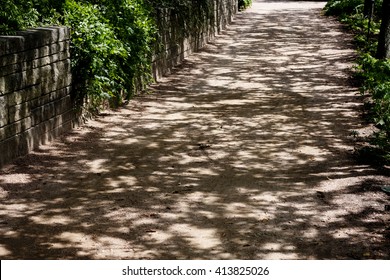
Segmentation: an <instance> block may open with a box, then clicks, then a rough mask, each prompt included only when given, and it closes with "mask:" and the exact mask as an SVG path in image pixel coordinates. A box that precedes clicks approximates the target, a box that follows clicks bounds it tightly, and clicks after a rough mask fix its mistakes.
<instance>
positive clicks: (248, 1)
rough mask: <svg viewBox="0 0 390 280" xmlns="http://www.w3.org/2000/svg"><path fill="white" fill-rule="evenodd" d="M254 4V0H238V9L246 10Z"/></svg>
mask: <svg viewBox="0 0 390 280" xmlns="http://www.w3.org/2000/svg"><path fill="white" fill-rule="evenodd" d="M251 5H252V0H238V9H239V10H240V11H241V10H244V9H246V8H248V7H250V6H251Z"/></svg>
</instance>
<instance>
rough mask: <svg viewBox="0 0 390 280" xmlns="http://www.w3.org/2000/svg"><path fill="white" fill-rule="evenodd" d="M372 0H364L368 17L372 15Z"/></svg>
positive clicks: (365, 14)
mask: <svg viewBox="0 0 390 280" xmlns="http://www.w3.org/2000/svg"><path fill="white" fill-rule="evenodd" d="M371 5H372V4H371V0H364V11H363V14H364V16H365V17H366V18H367V17H369V16H370V11H371Z"/></svg>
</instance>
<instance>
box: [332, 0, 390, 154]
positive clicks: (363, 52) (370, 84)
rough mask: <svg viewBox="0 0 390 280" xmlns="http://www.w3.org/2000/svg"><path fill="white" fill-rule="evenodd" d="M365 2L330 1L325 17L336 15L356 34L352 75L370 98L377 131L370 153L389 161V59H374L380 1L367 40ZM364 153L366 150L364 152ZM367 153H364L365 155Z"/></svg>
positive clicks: (357, 0) (369, 103)
mask: <svg viewBox="0 0 390 280" xmlns="http://www.w3.org/2000/svg"><path fill="white" fill-rule="evenodd" d="M363 2H364V0H340V1H335V0H332V1H329V2H328V3H327V5H326V6H325V11H326V14H328V15H336V16H339V18H340V20H341V21H342V22H344V23H346V24H347V25H348V26H349V27H350V28H351V29H352V30H353V31H354V33H355V42H356V43H357V47H358V53H359V58H358V59H357V65H356V72H355V76H356V78H358V80H359V81H360V82H361V91H362V93H365V94H367V95H368V96H369V101H367V103H368V104H367V105H368V106H366V107H367V108H370V109H369V110H370V112H369V114H368V115H369V116H370V121H372V122H373V123H374V124H375V126H376V127H377V128H378V132H376V133H375V134H374V135H373V138H372V140H371V143H372V144H373V145H374V147H372V148H370V149H369V150H370V152H371V153H373V152H374V153H375V154H377V155H376V156H379V158H381V159H384V160H385V161H390V60H388V59H387V60H386V59H383V60H380V59H376V58H374V54H375V52H376V47H377V35H378V33H379V26H380V22H379V19H380V18H381V13H382V12H383V11H381V7H382V5H381V2H382V1H379V0H377V1H376V2H375V7H376V9H375V11H374V17H373V21H372V22H371V26H370V27H371V36H369V38H367V37H368V34H367V30H368V19H367V18H365V17H364V16H363ZM366 150H367V149H366ZM366 152H367V151H365V153H366Z"/></svg>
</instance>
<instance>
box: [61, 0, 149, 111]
mask: <svg viewBox="0 0 390 280" xmlns="http://www.w3.org/2000/svg"><path fill="white" fill-rule="evenodd" d="M98 4H99V5H98ZM64 24H66V25H68V26H70V27H72V58H73V59H72V64H73V65H72V66H73V69H74V72H75V73H74V74H75V75H74V77H75V81H74V86H75V91H74V93H76V94H77V97H78V98H79V99H80V100H83V98H84V97H87V98H88V100H87V101H88V102H83V103H86V104H88V105H89V106H90V107H89V109H93V108H95V109H98V108H99V105H103V104H104V102H103V101H105V100H108V101H110V103H111V104H112V105H119V104H120V103H121V101H122V99H123V98H128V97H129V96H130V94H131V93H132V92H134V88H135V87H136V83H137V79H141V77H142V78H146V79H150V60H151V54H152V50H151V47H150V46H151V42H152V41H153V38H154V25H153V22H152V21H151V20H150V18H149V17H148V12H147V11H146V10H145V8H144V7H143V6H142V5H140V1H135V0H111V1H109V0H100V1H99V0H90V1H87V0H84V1H76V0H66V2H65V6H64Z"/></svg>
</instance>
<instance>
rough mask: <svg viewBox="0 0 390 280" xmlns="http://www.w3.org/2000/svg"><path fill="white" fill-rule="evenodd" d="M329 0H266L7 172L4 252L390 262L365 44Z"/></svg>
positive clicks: (0, 182) (2, 189)
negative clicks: (366, 110) (372, 140)
mask: <svg viewBox="0 0 390 280" xmlns="http://www.w3.org/2000/svg"><path fill="white" fill-rule="evenodd" d="M323 5H324V3H321V2H305V7H306V8H305V9H301V8H299V5H297V3H295V2H294V1H286V2H283V1H255V2H254V4H253V7H252V8H251V9H249V10H247V11H246V12H244V13H240V14H239V15H238V16H237V18H236V20H235V21H234V23H233V24H232V25H231V26H230V27H229V29H228V30H227V31H225V32H224V33H223V34H221V35H219V36H218V37H217V40H216V41H215V42H214V43H211V44H210V45H208V46H207V47H206V48H205V49H204V50H203V51H202V52H200V53H197V54H194V55H193V56H192V57H191V58H190V59H188V60H187V61H186V62H185V63H184V64H183V66H181V67H178V68H177V69H176V70H175V71H174V73H173V74H172V75H171V76H169V77H166V78H164V79H163V80H162V82H160V83H159V84H155V85H153V86H152V87H151V88H150V90H149V91H148V93H147V94H146V93H145V94H141V95H139V96H136V97H135V98H134V99H133V100H131V101H130V103H129V104H128V105H127V106H125V107H124V108H121V109H120V110H116V111H107V112H105V114H102V115H101V116H99V117H98V118H97V119H96V120H93V121H90V122H89V123H88V124H87V125H86V126H84V127H82V128H78V129H75V130H74V131H73V132H71V133H70V134H69V135H67V136H66V137H63V139H62V141H59V142H56V143H54V144H53V145H48V146H43V147H42V148H40V149H39V150H37V151H36V152H34V153H32V154H31V155H29V156H27V157H26V158H24V159H19V160H17V161H16V162H15V164H14V165H10V166H8V167H7V168H4V169H3V170H1V171H0V198H1V200H2V203H1V204H0V234H1V237H0V257H2V258H6V259H23V258H26V259H39V258H44V259H80V258H81V259H351V258H354V259H361V258H389V257H390V249H389V248H390V240H389V238H388V230H386V229H387V228H388V227H389V219H390V218H389V217H388V213H386V212H384V211H383V208H384V204H386V203H387V204H388V197H386V195H385V194H384V193H382V192H380V186H382V185H383V184H390V182H389V178H388V177H387V176H385V175H384V174H382V173H381V172H379V171H377V170H375V169H373V168H372V167H370V166H367V165H359V164H358V163H356V162H355V161H354V159H353V149H354V139H353V137H351V133H352V132H353V131H359V130H360V129H361V128H362V127H364V124H363V123H361V122H360V120H359V106H361V105H360V104H361V101H360V98H359V96H358V95H357V93H358V90H357V89H356V88H353V87H351V85H350V83H349V80H348V77H349V75H350V68H351V66H352V64H351V62H352V60H353V58H354V52H353V51H352V49H351V40H350V38H349V36H346V35H345V33H344V31H343V30H342V28H341V27H340V26H339V25H338V24H337V23H336V22H333V21H332V20H331V19H328V18H323V17H321V16H320V13H321V10H320V8H321V7H322V6H323ZM307 7H309V8H307ZM308 23H310V24H308ZM367 194H370V195H369V196H367Z"/></svg>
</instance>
